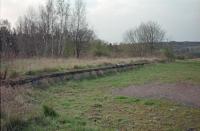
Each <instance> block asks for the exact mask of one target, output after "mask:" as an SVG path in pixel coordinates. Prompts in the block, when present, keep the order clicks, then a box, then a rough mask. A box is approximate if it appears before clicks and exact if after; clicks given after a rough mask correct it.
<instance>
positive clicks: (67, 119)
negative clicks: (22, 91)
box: [23, 61, 200, 131]
mask: <svg viewBox="0 0 200 131" xmlns="http://www.w3.org/2000/svg"><path fill="white" fill-rule="evenodd" d="M199 74H200V62H197V61H196V62H195V61H193V62H175V63H170V64H156V65H148V66H145V67H144V68H140V69H136V70H132V71H129V72H123V73H118V74H116V75H110V76H105V77H100V78H98V79H89V80H81V81H69V82H64V83H60V84H56V85H52V86H51V87H49V88H48V89H46V90H42V89H38V88H37V89H34V91H33V92H34V96H35V99H36V100H37V101H39V103H38V104H39V105H41V106H40V107H41V108H40V109H38V112H41V113H39V114H41V115H39V116H36V117H38V119H37V120H35V119H34V120H30V121H29V124H28V125H27V126H26V127H24V129H23V130H38V131H40V130H41V131H42V130H50V131H51V130H52V131H54V130H63V131H65V130H69V131H70V130H72V131H73V130H74V131H90V130H91V131H93V130H113V131H114V130H117V129H121V130H125V129H127V130H132V129H134V130H147V129H148V130H166V131H179V130H181V131H182V130H187V129H189V128H196V129H199V130H200V109H198V108H192V107H186V106H183V105H180V104H177V103H174V102H171V101H167V100H153V99H139V98H133V97H125V96H114V95H112V93H111V92H112V90H113V89H114V88H119V87H127V86H129V85H142V84H146V83H152V82H160V83H176V82H188V83H195V84H200V75H199ZM42 105H47V106H50V107H52V108H53V109H54V110H55V112H56V113H58V115H59V116H58V117H54V118H51V117H44V116H43V112H42Z"/></svg>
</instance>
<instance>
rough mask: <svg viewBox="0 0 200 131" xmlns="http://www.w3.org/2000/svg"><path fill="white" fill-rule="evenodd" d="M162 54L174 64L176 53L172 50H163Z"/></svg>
mask: <svg viewBox="0 0 200 131" xmlns="http://www.w3.org/2000/svg"><path fill="white" fill-rule="evenodd" d="M161 52H162V53H163V54H164V56H165V57H166V58H167V60H168V61H169V62H172V61H174V60H175V56H174V52H173V50H172V49H170V48H164V49H162V50H161Z"/></svg>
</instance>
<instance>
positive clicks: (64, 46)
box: [0, 0, 165, 58]
mask: <svg viewBox="0 0 200 131" xmlns="http://www.w3.org/2000/svg"><path fill="white" fill-rule="evenodd" d="M164 38H165V31H164V30H163V29H162V28H161V26H160V25H159V24H157V23H156V22H152V21H150V22H147V23H142V24H140V25H139V26H138V27H136V28H134V29H130V30H128V31H127V32H126V33H125V36H124V42H123V43H121V44H117V45H114V44H110V43H107V42H105V41H102V40H99V39H98V38H97V36H96V35H95V33H94V31H93V30H92V29H90V28H89V25H88V23H87V19H86V5H85V3H84V1H83V0H75V2H74V4H73V6H72V5H71V4H70V3H69V1H67V0H47V1H46V3H45V5H40V6H39V7H38V8H37V9H34V8H29V9H28V10H27V12H26V14H25V15H24V16H21V17H20V18H19V19H18V21H17V24H16V27H15V28H13V29H11V25H10V23H9V21H7V20H0V47H1V49H0V53H1V56H3V57H5V56H19V57H33V56H39V57H66V56H68V57H70V56H73V57H76V58H79V57H82V56H112V57H115V56H116V57H118V56H144V55H149V54H152V53H153V52H154V51H155V49H156V48H155V47H158V45H159V44H160V43H161V42H162V41H163V40H164Z"/></svg>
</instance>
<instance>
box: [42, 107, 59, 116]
mask: <svg viewBox="0 0 200 131" xmlns="http://www.w3.org/2000/svg"><path fill="white" fill-rule="evenodd" d="M43 112H44V115H45V116H46V117H47V116H50V117H57V116H58V114H57V113H56V111H55V110H54V109H53V108H51V107H49V106H46V105H44V106H43Z"/></svg>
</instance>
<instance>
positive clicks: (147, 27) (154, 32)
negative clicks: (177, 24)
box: [125, 21, 165, 51]
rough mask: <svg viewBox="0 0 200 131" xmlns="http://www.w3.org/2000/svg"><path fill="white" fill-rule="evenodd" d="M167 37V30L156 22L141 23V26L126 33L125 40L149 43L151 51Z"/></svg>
mask: <svg viewBox="0 0 200 131" xmlns="http://www.w3.org/2000/svg"><path fill="white" fill-rule="evenodd" d="M164 38H165V31H164V30H163V29H162V28H161V26H160V25H159V24H157V23H156V22H152V21H150V22H147V23H142V24H140V26H139V27H136V28H135V29H131V30H129V31H127V32H126V34H125V41H126V42H128V43H141V44H148V45H149V46H150V49H151V51H152V50H153V48H154V45H155V44H157V43H160V42H162V41H163V40H164Z"/></svg>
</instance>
